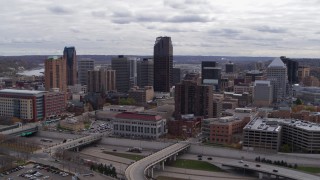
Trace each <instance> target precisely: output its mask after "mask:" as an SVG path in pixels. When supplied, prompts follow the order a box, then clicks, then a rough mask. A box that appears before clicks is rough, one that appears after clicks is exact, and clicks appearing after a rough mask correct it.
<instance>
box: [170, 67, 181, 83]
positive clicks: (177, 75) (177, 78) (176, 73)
mask: <svg viewBox="0 0 320 180" xmlns="http://www.w3.org/2000/svg"><path fill="white" fill-rule="evenodd" d="M172 76H173V84H172V85H176V84H178V83H179V82H181V69H180V68H173V69H172Z"/></svg>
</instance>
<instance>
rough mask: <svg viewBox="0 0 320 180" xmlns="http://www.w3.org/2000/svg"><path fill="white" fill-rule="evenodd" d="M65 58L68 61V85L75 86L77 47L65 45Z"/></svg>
mask: <svg viewBox="0 0 320 180" xmlns="http://www.w3.org/2000/svg"><path fill="white" fill-rule="evenodd" d="M63 58H64V59H65V63H66V70H67V72H66V79H67V85H68V86H73V85H75V84H77V82H78V81H77V79H78V78H77V54H76V48H75V47H65V48H64V50H63Z"/></svg>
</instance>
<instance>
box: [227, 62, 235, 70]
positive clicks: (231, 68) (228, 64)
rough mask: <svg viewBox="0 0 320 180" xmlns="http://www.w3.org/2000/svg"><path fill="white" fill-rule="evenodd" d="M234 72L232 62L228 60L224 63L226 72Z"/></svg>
mask: <svg viewBox="0 0 320 180" xmlns="http://www.w3.org/2000/svg"><path fill="white" fill-rule="evenodd" d="M234 72H235V66H234V63H233V62H228V63H227V64H226V73H234Z"/></svg>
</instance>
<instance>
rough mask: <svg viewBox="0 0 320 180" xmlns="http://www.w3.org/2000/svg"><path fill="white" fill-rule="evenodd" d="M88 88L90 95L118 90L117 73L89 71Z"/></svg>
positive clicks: (103, 69)
mask: <svg viewBox="0 0 320 180" xmlns="http://www.w3.org/2000/svg"><path fill="white" fill-rule="evenodd" d="M87 73H88V81H87V84H88V86H87V88H88V92H89V93H102V92H108V91H115V90H116V71H115V70H111V69H105V68H101V69H100V70H89V71H88V72H87Z"/></svg>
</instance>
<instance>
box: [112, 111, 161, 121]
mask: <svg viewBox="0 0 320 180" xmlns="http://www.w3.org/2000/svg"><path fill="white" fill-rule="evenodd" d="M115 118H119V119H130V120H144V121H159V120H161V119H163V118H162V117H161V116H159V115H153V114H139V113H131V112H123V113H120V114H117V115H115Z"/></svg>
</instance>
